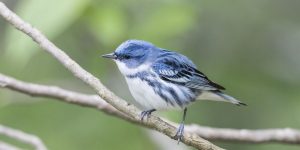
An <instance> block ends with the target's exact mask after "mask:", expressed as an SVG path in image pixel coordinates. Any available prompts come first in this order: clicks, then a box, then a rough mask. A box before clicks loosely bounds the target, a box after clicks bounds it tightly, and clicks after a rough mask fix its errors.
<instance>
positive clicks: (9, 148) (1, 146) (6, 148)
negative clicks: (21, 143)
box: [0, 141, 21, 150]
mask: <svg viewBox="0 0 300 150" xmlns="http://www.w3.org/2000/svg"><path fill="white" fill-rule="evenodd" d="M0 150H21V149H20V148H18V147H16V146H13V145H11V144H8V143H5V142H2V141H0Z"/></svg>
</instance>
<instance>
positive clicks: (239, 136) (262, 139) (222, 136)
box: [186, 124, 300, 144]
mask: <svg viewBox="0 0 300 150" xmlns="http://www.w3.org/2000/svg"><path fill="white" fill-rule="evenodd" d="M186 131H188V132H192V133H196V134H198V135H199V136H201V137H203V138H205V139H209V140H217V141H238V142H251V143H266V142H279V143H286V144H300V131H299V130H295V129H291V128H283V129H259V130H249V129H240V130H238V129H225V128H223V129H222V128H211V127H205V126H199V125H195V124H192V125H189V126H188V127H186Z"/></svg>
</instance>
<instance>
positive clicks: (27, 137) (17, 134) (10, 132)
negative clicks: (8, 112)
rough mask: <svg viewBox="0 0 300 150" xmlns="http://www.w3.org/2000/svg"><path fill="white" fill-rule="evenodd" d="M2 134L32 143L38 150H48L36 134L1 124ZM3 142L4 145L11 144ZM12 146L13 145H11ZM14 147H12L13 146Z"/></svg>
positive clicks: (0, 132) (0, 131) (0, 130)
mask: <svg viewBox="0 0 300 150" xmlns="http://www.w3.org/2000/svg"><path fill="white" fill-rule="evenodd" d="M0 134H2V135H4V136H7V137H10V138H12V139H15V140H18V141H20V142H23V143H26V144H30V145H32V146H33V147H34V148H35V149H36V150H47V148H46V146H45V145H44V143H43V142H42V140H40V138H38V137H37V136H35V135H31V134H28V133H25V132H22V131H19V130H16V129H12V128H9V127H6V126H3V125H0ZM3 144H4V143H2V146H9V145H8V144H4V145H3ZM10 147H11V146H10ZM11 148H12V147H11Z"/></svg>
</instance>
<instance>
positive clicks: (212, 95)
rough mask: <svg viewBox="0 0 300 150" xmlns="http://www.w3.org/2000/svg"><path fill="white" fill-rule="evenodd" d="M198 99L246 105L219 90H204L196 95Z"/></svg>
mask: <svg viewBox="0 0 300 150" xmlns="http://www.w3.org/2000/svg"><path fill="white" fill-rule="evenodd" d="M198 99H199V100H212V101H223V102H229V103H232V104H235V105H238V106H247V104H245V103H243V102H240V101H239V100H237V99H235V98H233V97H231V96H229V95H227V94H224V93H222V92H221V91H204V92H202V93H201V94H200V95H199V96H198Z"/></svg>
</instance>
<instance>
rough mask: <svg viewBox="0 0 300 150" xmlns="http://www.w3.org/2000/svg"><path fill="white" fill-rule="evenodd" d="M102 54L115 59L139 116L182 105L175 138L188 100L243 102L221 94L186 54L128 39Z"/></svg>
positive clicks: (221, 88)
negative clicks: (140, 109)
mask: <svg viewBox="0 0 300 150" xmlns="http://www.w3.org/2000/svg"><path fill="white" fill-rule="evenodd" d="M103 57H105V58H110V59H113V60H114V61H115V62H116V63H117V66H118V68H119V70H120V72H121V73H122V74H123V75H124V77H125V79H126V81H127V84H128V87H129V90H130V92H131V94H132V96H133V97H134V99H135V100H136V101H137V102H138V103H139V104H140V105H141V106H142V107H143V109H144V111H142V112H141V120H143V119H144V117H145V116H147V117H148V116H149V115H150V114H151V113H152V112H154V111H156V110H167V109H172V108H180V109H183V118H182V122H181V124H180V126H179V128H178V130H177V132H176V135H175V138H176V139H178V142H180V141H181V140H182V138H183V132H184V120H185V116H186V112H187V106H188V104H190V103H191V102H194V101H196V100H214V101H224V102H229V103H232V104H235V105H246V104H245V103H242V102H240V101H238V100H236V99H235V98H233V97H231V96H229V95H226V94H224V93H223V92H222V90H225V88H224V87H222V86H221V85H219V84H217V83H214V82H213V81H211V80H209V79H208V78H207V76H205V75H204V74H203V73H202V72H200V71H199V70H197V67H196V65H195V64H194V63H193V62H192V61H191V60H189V59H188V58H187V57H186V56H184V55H182V54H179V53H176V52H173V51H169V50H166V49H163V48H159V47H156V46H155V45H153V44H152V43H149V42H146V41H141V40H128V41H125V42H124V43H122V44H121V45H120V46H119V47H118V48H117V49H116V50H115V52H113V53H111V54H106V55H103Z"/></svg>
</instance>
